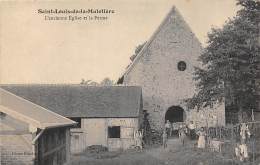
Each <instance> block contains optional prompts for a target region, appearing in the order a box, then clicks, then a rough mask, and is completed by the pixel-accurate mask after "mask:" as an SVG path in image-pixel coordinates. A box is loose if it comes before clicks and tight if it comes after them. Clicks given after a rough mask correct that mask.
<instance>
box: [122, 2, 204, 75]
mask: <svg viewBox="0 0 260 165" xmlns="http://www.w3.org/2000/svg"><path fill="white" fill-rule="evenodd" d="M175 15H176V16H177V17H178V18H179V19H180V20H182V23H183V24H184V25H185V27H186V28H187V29H188V30H189V31H190V32H191V34H193V33H192V30H191V28H190V27H189V25H188V24H187V23H186V22H185V20H184V19H183V18H182V16H181V14H180V13H179V11H178V10H177V8H176V7H175V6H173V7H172V8H171V10H170V11H169V13H168V14H167V15H166V17H165V18H164V19H163V21H162V22H161V24H160V25H159V27H158V28H157V29H156V30H155V32H154V33H153V35H152V36H151V37H150V39H149V40H148V42H146V44H145V45H144V46H143V48H142V49H141V51H140V52H139V53H138V54H137V56H136V57H135V59H134V60H133V61H132V63H131V64H130V65H129V66H128V67H127V68H126V70H125V72H124V73H123V74H122V75H121V76H120V78H119V79H123V76H124V75H127V74H128V73H129V72H130V71H131V70H132V68H133V67H134V66H135V65H136V63H137V62H138V61H139V60H140V58H141V57H142V56H143V55H144V52H145V51H146V50H147V49H148V48H149V46H150V44H151V43H152V42H153V40H154V39H155V37H156V36H157V35H158V33H159V32H160V31H161V30H162V28H163V27H164V25H165V24H166V23H167V21H168V20H169V19H170V18H171V17H172V16H175ZM193 35H194V34H193ZM194 39H195V40H196V41H197V42H198V43H199V44H200V45H201V43H200V41H199V40H198V39H197V38H196V36H195V35H194ZM201 47H202V46H201Z"/></svg>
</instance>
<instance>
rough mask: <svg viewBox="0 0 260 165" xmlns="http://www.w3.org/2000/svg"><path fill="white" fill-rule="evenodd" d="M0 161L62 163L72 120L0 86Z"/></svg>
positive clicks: (66, 157)
mask: <svg viewBox="0 0 260 165" xmlns="http://www.w3.org/2000/svg"><path fill="white" fill-rule="evenodd" d="M0 117H1V122H0V149H1V163H0V164H2V165H8V164H12V165H15V164H17V165H18V164H19V165H22V164H26V165H33V164H34V165H47V164H48V165H54V164H55V165H62V164H65V163H66V162H68V161H69V158H70V136H69V135H70V134H69V129H70V127H71V126H73V125H75V124H76V122H74V121H72V120H70V119H68V118H65V117H63V116H61V115H58V114H56V113H54V112H52V111H49V110H47V109H46V108H43V107H41V106H39V105H37V104H34V103H32V102H30V101H28V100H26V99H23V98H21V97H19V96H16V95H14V94H12V93H10V92H8V91H6V90H4V89H2V88H0Z"/></svg>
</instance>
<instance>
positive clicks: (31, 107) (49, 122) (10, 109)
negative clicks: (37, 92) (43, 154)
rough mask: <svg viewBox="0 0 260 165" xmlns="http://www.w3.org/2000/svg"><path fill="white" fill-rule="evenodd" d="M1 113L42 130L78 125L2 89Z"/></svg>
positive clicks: (0, 92) (0, 96)
mask: <svg viewBox="0 0 260 165" xmlns="http://www.w3.org/2000/svg"><path fill="white" fill-rule="evenodd" d="M0 112H3V113H5V114H7V115H9V116H11V117H13V118H16V119H18V120H21V121H23V122H26V123H28V124H31V125H33V126H34V127H37V128H40V129H45V128H52V127H61V126H69V125H74V124H76V123H75V122H74V121H72V120H70V119H67V118H65V117H63V116H61V115H58V114H56V113H54V112H52V111H49V110H47V109H45V108H43V107H41V106H39V105H36V104H34V103H32V102H30V101H28V100H25V99H23V98H21V97H19V96H16V95H15V94H12V93H10V92H8V91H6V90H4V89H2V88H0Z"/></svg>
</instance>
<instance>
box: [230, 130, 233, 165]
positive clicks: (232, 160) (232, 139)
mask: <svg viewBox="0 0 260 165" xmlns="http://www.w3.org/2000/svg"><path fill="white" fill-rule="evenodd" d="M230 142H231V148H233V147H234V144H233V143H234V126H233V125H232V126H231V140H230ZM233 161H234V154H233V153H232V165H233Z"/></svg>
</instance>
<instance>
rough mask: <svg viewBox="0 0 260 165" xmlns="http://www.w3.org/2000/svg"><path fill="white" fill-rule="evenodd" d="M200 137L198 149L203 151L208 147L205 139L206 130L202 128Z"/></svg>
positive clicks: (199, 133)
mask: <svg viewBox="0 0 260 165" xmlns="http://www.w3.org/2000/svg"><path fill="white" fill-rule="evenodd" d="M198 135H199V139H198V148H201V149H203V148H205V147H206V139H205V136H206V133H205V131H204V128H201V129H200V130H199V132H198Z"/></svg>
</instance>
